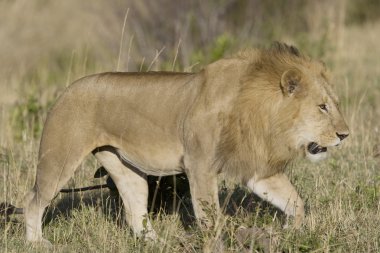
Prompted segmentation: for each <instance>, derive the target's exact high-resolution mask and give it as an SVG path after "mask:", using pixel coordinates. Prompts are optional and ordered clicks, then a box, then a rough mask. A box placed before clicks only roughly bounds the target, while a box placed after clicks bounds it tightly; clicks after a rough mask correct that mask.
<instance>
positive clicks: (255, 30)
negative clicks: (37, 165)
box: [0, 0, 380, 144]
mask: <svg viewBox="0 0 380 253" xmlns="http://www.w3.org/2000/svg"><path fill="white" fill-rule="evenodd" d="M379 17H380V2H379V1H377V0H363V1H360V0H335V1H328V0H321V1H303V0H287V1H276V0H213V1H185V0H181V1H172V0H156V1H149V0H139V1H133V0H125V1H121V0H108V1H104V0H81V1H76V0H65V1H47V0H14V1H10V0H0V41H1V43H0V59H1V61H0V108H3V113H2V115H3V117H0V120H1V121H2V122H3V123H4V122H5V121H7V120H6V119H4V117H5V116H4V114H5V112H4V111H5V109H4V106H7V105H15V104H17V105H18V106H16V107H13V109H12V112H11V113H10V114H11V115H10V116H9V115H7V116H6V117H11V118H12V119H11V120H12V124H11V128H12V130H10V129H9V128H8V130H9V131H12V132H13V134H12V136H13V137H14V136H15V135H16V137H17V138H18V139H20V138H22V134H23V130H25V128H28V130H29V131H32V132H33V133H34V136H35V137H37V136H39V134H40V132H41V129H42V128H41V121H43V120H42V119H41V116H42V117H43V116H44V115H45V114H46V108H48V106H49V105H50V104H51V103H52V101H54V99H55V98H56V96H57V94H59V92H60V91H62V90H63V89H64V88H65V87H66V86H67V85H68V84H69V83H70V82H72V81H73V80H75V79H77V78H79V77H81V76H84V75H86V74H91V73H95V72H103V71H115V70H119V71H147V70H175V71H197V70H199V69H201V68H202V67H203V66H204V65H205V64H207V63H209V62H212V61H214V60H217V59H219V58H221V57H223V56H224V55H228V54H231V53H234V52H236V51H238V50H241V49H245V48H250V47H257V46H258V47H262V46H268V45H269V44H270V43H271V42H272V41H274V40H279V41H285V42H287V43H290V44H294V45H296V46H298V47H299V48H300V49H301V50H302V51H304V52H306V53H307V54H309V55H311V56H312V57H315V58H321V59H323V60H324V61H325V62H327V63H328V64H329V65H330V66H333V65H334V64H336V59H337V57H339V55H340V54H341V52H342V51H343V50H345V43H350V41H346V40H345V38H344V36H345V31H346V29H347V28H348V27H360V26H365V25H366V24H368V23H376V22H377V20H378V18H379ZM358 39H360V38H358ZM0 127H2V128H1V129H3V130H5V129H7V127H6V126H4V124H3V125H1V123H0ZM4 138H5V137H3V138H0V144H1V143H2V142H3V144H4ZM2 139H3V141H2Z"/></svg>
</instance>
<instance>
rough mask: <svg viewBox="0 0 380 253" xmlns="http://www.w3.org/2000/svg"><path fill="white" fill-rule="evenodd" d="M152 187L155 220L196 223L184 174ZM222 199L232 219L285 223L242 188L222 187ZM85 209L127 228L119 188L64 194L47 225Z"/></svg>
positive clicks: (150, 207)
mask: <svg viewBox="0 0 380 253" xmlns="http://www.w3.org/2000/svg"><path fill="white" fill-rule="evenodd" d="M148 184H149V199H148V211H149V213H150V214H151V215H152V216H153V217H156V216H158V215H159V214H173V213H177V214H178V215H179V217H180V219H181V222H182V224H183V226H184V227H185V228H187V227H189V226H192V225H193V224H195V216H194V212H193V207H192V203H191V196H190V188H189V183H188V180H187V177H186V176H185V175H184V174H180V175H176V176H167V177H161V178H159V177H148ZM219 200H220V203H221V206H222V207H224V213H225V214H226V215H229V216H235V215H239V214H242V213H245V214H250V213H255V214H258V216H263V215H264V214H265V213H266V214H269V215H270V216H271V217H274V216H276V217H278V218H279V219H280V221H281V222H283V221H284V220H285V216H284V215H283V213H282V212H280V211H278V209H276V208H274V207H273V206H272V205H271V204H269V203H267V202H265V201H262V200H261V199H260V198H259V197H257V196H256V195H254V194H253V193H249V192H248V191H247V190H246V189H245V188H242V187H239V186H236V187H235V188H234V189H228V188H226V187H222V188H221V189H220V190H219ZM84 207H93V208H96V209H98V210H99V211H101V212H102V213H103V214H104V215H105V216H106V217H107V218H110V219H111V220H114V221H115V222H116V223H117V224H118V225H120V226H124V225H125V220H124V215H123V208H122V200H121V199H120V197H119V194H118V192H117V190H116V189H115V190H109V189H102V190H95V191H89V192H84V193H60V198H58V199H56V200H55V201H53V202H52V204H51V205H50V207H49V208H48V209H47V211H46V214H45V219H44V224H47V223H49V222H54V220H55V219H57V218H58V217H59V218H62V217H63V218H68V219H69V218H70V217H71V215H72V212H73V211H75V210H80V209H82V208H84Z"/></svg>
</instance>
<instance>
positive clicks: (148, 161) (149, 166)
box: [118, 145, 183, 176]
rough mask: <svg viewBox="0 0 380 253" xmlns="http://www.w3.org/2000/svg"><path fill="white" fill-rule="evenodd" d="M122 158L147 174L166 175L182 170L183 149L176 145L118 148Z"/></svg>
mask: <svg viewBox="0 0 380 253" xmlns="http://www.w3.org/2000/svg"><path fill="white" fill-rule="evenodd" d="M118 153H119V154H120V156H121V158H122V160H124V161H125V162H126V163H127V164H129V165H132V166H133V167H135V168H136V169H138V170H140V171H141V172H143V173H145V174H147V175H153V176H168V175H175V174H179V173H182V172H183V163H182V160H183V159H182V157H183V150H182V149H181V148H180V147H176V145H172V146H171V147H154V146H153V147H152V146H146V147H144V148H140V149H136V147H133V148H128V150H122V149H118Z"/></svg>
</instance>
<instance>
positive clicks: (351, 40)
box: [0, 24, 380, 252]
mask: <svg viewBox="0 0 380 253" xmlns="http://www.w3.org/2000/svg"><path fill="white" fill-rule="evenodd" d="M344 29H345V30H344V31H345V32H344V34H343V35H342V36H343V37H342V38H341V40H342V41H343V44H342V45H340V47H339V48H338V47H337V48H335V47H331V48H332V49H331V48H330V46H329V45H328V47H329V50H327V51H323V47H324V44H325V43H328V41H329V40H328V39H327V38H324V37H323V41H320V40H317V41H316V42H313V43H311V42H309V41H307V40H303V38H304V37H303V35H302V36H301V37H302V38H301V42H300V43H301V44H305V45H304V46H302V47H304V48H306V49H307V48H308V47H310V48H309V49H307V50H306V53H308V52H309V51H310V52H311V53H312V54H313V55H319V56H323V57H324V60H326V62H327V63H328V65H329V66H332V72H333V74H334V76H335V79H334V85H335V89H336V91H337V93H338V94H339V96H340V98H341V106H342V111H343V113H344V115H345V116H346V119H347V122H348V124H349V126H350V130H351V135H350V137H349V138H348V139H347V140H346V141H345V143H344V144H343V145H342V146H341V147H339V148H337V149H335V150H332V152H331V154H330V158H329V159H328V160H326V161H324V162H321V163H318V164H313V163H310V162H308V161H305V160H302V159H300V160H298V161H297V162H296V163H294V164H293V165H292V166H291V167H289V168H288V171H287V174H288V175H289V177H290V178H291V180H292V182H293V183H294V185H295V186H296V188H297V189H298V192H299V193H300V195H301V196H302V198H303V199H304V201H305V203H306V213H307V216H306V220H305V224H304V225H303V227H302V228H301V229H300V230H294V229H292V228H289V229H283V228H282V225H283V224H284V222H285V217H284V215H283V214H282V213H281V212H280V211H278V210H276V209H275V208H273V207H272V206H271V205H269V204H267V203H266V202H263V201H261V200H259V199H258V198H257V197H255V196H254V195H252V194H251V193H249V192H248V191H247V190H246V189H245V188H242V187H237V186H235V185H234V184H231V182H227V183H226V184H224V183H223V182H224V181H223V178H222V177H221V180H220V181H221V188H220V199H221V200H224V199H229V202H228V205H227V208H226V213H227V214H226V216H225V217H224V219H222V220H221V221H220V224H221V225H220V226H219V227H217V228H216V229H211V230H209V231H205V230H202V229H200V228H198V227H197V226H196V225H195V223H194V221H193V217H192V210H191V208H192V207H191V201H190V199H189V194H188V193H184V194H181V195H180V199H177V201H176V202H177V204H178V203H179V202H181V206H180V208H179V212H178V213H176V212H173V208H172V207H171V205H172V199H173V197H172V196H166V195H170V192H171V190H167V189H166V188H165V189H164V187H162V191H161V192H159V198H158V199H157V201H156V202H157V203H156V205H155V206H154V208H152V210H154V212H152V213H151V218H152V221H153V226H154V228H155V229H156V231H157V233H158V234H159V236H160V238H161V240H160V241H159V242H155V243H154V242H145V241H143V240H141V239H138V238H135V237H134V236H133V235H132V233H131V231H130V229H129V228H128V226H127V225H126V224H125V221H124V220H123V217H122V215H120V210H119V209H118V208H117V207H115V206H114V204H113V202H112V201H113V200H114V198H113V197H112V196H111V195H110V193H109V192H108V191H107V190H104V191H102V192H100V191H94V192H91V193H85V194H76V195H74V196H71V195H70V194H59V196H57V198H56V199H55V200H54V202H53V203H52V205H51V206H50V207H49V209H48V211H47V214H46V219H45V224H44V236H45V237H46V238H47V239H49V240H50V241H52V242H53V244H54V250H47V249H45V248H42V247H38V246H31V245H29V244H26V242H25V240H24V224H23V217H22V216H10V217H9V220H8V221H7V222H5V221H4V220H1V219H0V251H1V252H52V251H53V252H201V251H202V247H203V243H204V242H205V241H209V240H210V239H212V238H215V237H220V238H221V239H222V241H223V243H224V248H225V251H226V252H242V250H243V245H242V243H240V242H239V238H240V237H239V227H240V226H245V227H247V228H258V229H263V230H264V231H265V233H261V235H262V236H263V235H264V237H265V238H266V239H262V238H263V237H261V239H260V236H256V237H250V236H248V238H247V241H246V242H244V243H243V244H244V245H245V247H246V248H250V247H251V248H252V249H253V250H258V251H262V245H260V244H259V243H258V242H265V243H269V245H270V248H271V249H272V250H273V251H274V252H380V232H379V227H380V196H379V195H380V164H379V162H380V160H379V158H376V157H374V153H373V147H374V146H375V145H379V144H380V62H379V59H378V56H379V55H380V48H379V47H378V39H379V35H378V34H380V24H372V25H371V24H368V25H364V26H360V27H348V28H347V27H345V28H344ZM231 43H237V42H236V41H235V40H234V39H232V38H231V37H230V35H228V34H225V35H222V36H221V37H219V38H218V39H217V40H215V41H214V44H213V45H212V46H211V47H212V48H211V49H210V52H208V53H207V52H203V51H199V52H198V51H195V52H193V53H192V55H193V56H194V57H195V58H196V61H203V60H202V59H209V58H210V59H214V58H218V57H221V56H222V55H223V54H224V53H225V51H226V50H228V49H229V48H230V47H231ZM321 43H324V44H323V45H322V46H321ZM242 44H244V43H242ZM234 47H235V45H234ZM321 50H322V51H323V53H321ZM68 55H69V54H65V55H64V56H62V55H58V56H57V59H56V60H57V61H58V63H57V64H53V65H54V69H53V70H52V71H51V72H50V68H49V65H45V64H41V65H38V66H37V67H36V69H34V70H33V71H32V73H15V74H14V75H13V77H12V78H9V83H11V84H12V85H13V84H15V83H16V84H17V85H16V86H17V87H18V89H17V97H16V98H15V101H14V103H8V104H2V103H0V130H1V131H0V189H1V190H0V202H2V201H8V202H11V203H12V204H14V205H16V206H22V200H23V197H24V195H25V193H26V192H27V191H28V190H29V189H30V188H31V186H32V184H33V182H34V177H35V173H36V165H37V153H38V145H39V137H40V134H41V129H42V122H43V120H44V118H45V117H46V113H47V111H48V108H49V106H51V104H52V102H53V101H54V100H55V99H56V97H57V95H59V94H60V93H61V92H62V90H63V89H64V88H65V86H66V84H67V83H68V82H70V81H72V80H73V79H75V78H78V77H81V76H82V75H83V74H84V73H92V72H98V71H100V70H103V69H104V68H102V65H101V64H99V63H92V62H91V61H92V60H93V61H95V59H96V58H94V59H92V58H91V57H90V56H88V57H87V55H82V56H80V54H78V55H77V58H76V59H73V58H72V57H71V56H68ZM74 58H75V57H74ZM110 58H112V57H110ZM86 59H91V60H86ZM51 61H52V62H54V61H55V60H54V58H53V57H52V59H51ZM205 61H207V60H205ZM48 62H49V59H48ZM139 64H140V63H137V65H139ZM145 64H147V65H149V62H148V63H147V62H146V63H145ZM58 65H59V66H61V67H57V66H58ZM109 65H111V64H109V63H108V65H107V66H109ZM159 66H160V67H163V68H165V69H170V68H171V67H172V66H173V63H172V61H170V62H169V63H168V62H161V63H160V64H159ZM137 68H138V67H137ZM0 102H1V101H0ZM97 167H98V164H97V163H96V161H94V159H92V158H89V159H88V160H86V162H84V163H83V164H82V165H81V168H80V169H78V170H77V172H76V174H75V176H74V177H73V179H72V180H71V181H70V183H69V186H85V185H86V186H87V185H94V184H99V183H103V180H104V179H93V178H92V176H93V174H94V172H95V170H96V168H97ZM181 182H182V181H181ZM182 183H183V182H182ZM226 185H228V187H227V186H226ZM166 186H167V185H165V187H166ZM169 186H170V183H169ZM182 187H184V188H186V186H183V185H182V186H180V188H182ZM153 191H154V189H153ZM160 194H163V195H165V196H166V197H165V196H161V195H160ZM229 196H231V198H229ZM151 198H152V196H151ZM221 202H222V201H221ZM159 203H165V204H166V205H162V206H161V208H160V206H159V205H158V204H159ZM261 232H262V231H261Z"/></svg>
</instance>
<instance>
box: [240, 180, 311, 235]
mask: <svg viewBox="0 0 380 253" xmlns="http://www.w3.org/2000/svg"><path fill="white" fill-rule="evenodd" d="M247 186H248V187H249V188H250V189H251V190H252V191H253V192H254V193H255V194H257V195H258V196H259V197H260V198H262V199H264V200H266V201H268V202H270V203H272V204H273V205H274V206H276V207H278V208H279V209H281V210H282V211H283V212H284V213H285V214H286V215H288V216H292V217H294V219H295V221H294V226H295V227H296V228H299V227H300V226H301V225H302V222H303V220H304V216H305V211H304V203H303V201H302V199H301V197H300V196H299V195H298V193H297V191H296V189H295V188H294V186H293V185H292V184H291V182H290V181H289V179H288V177H287V176H286V175H285V174H283V173H280V174H276V175H274V176H271V177H268V178H265V179H261V180H258V181H257V182H255V180H254V179H251V180H249V181H248V183H247Z"/></svg>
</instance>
